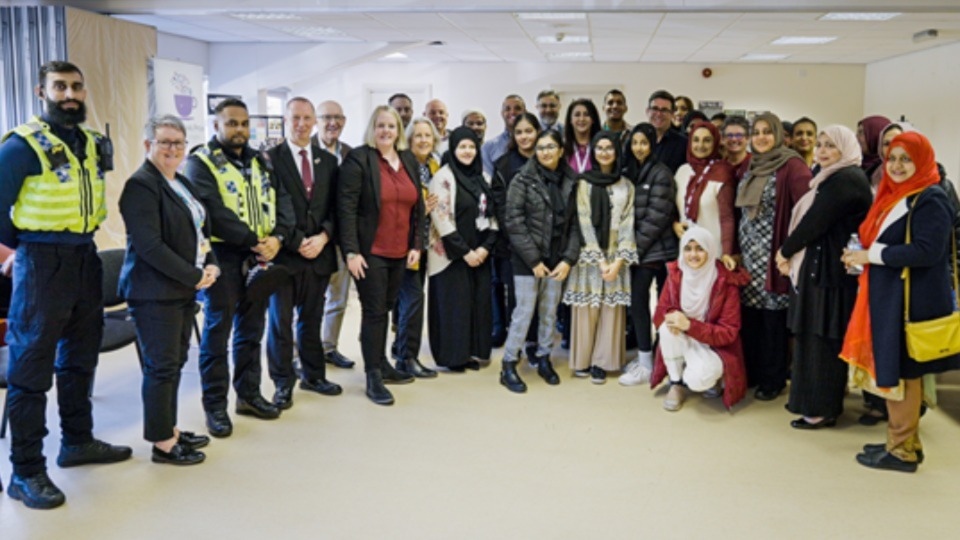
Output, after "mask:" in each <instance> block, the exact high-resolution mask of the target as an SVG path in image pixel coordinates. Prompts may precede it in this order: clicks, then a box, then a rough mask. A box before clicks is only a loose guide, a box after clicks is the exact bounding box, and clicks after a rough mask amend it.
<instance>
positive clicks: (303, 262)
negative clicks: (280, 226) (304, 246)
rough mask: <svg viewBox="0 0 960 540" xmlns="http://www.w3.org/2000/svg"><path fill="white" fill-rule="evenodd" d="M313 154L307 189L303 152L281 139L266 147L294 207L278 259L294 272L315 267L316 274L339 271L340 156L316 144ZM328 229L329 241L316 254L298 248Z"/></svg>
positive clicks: (279, 179) (277, 260) (277, 175)
mask: <svg viewBox="0 0 960 540" xmlns="http://www.w3.org/2000/svg"><path fill="white" fill-rule="evenodd" d="M311 152H312V155H313V191H312V193H311V196H310V197H307V189H306V188H305V187H304V186H303V180H302V179H301V177H300V156H294V155H293V152H291V150H290V145H289V144H287V143H286V142H282V143H280V144H278V145H276V146H274V147H273V148H271V149H269V150H267V158H268V159H269V160H270V162H271V163H272V165H273V172H274V178H275V179H276V181H277V182H278V183H279V184H281V185H282V186H283V189H284V190H285V191H286V192H287V194H288V195H289V197H290V202H291V205H292V207H293V226H291V227H290V228H289V229H288V231H289V234H288V235H287V236H286V238H285V239H284V241H283V249H281V250H280V253H278V254H277V259H276V262H277V263H279V264H283V265H285V266H286V267H287V268H289V269H290V270H291V271H292V272H300V271H305V270H313V271H314V272H315V273H317V274H332V273H334V272H336V271H337V255H336V249H334V246H336V245H337V244H336V222H337V221H336V195H337V187H336V182H337V173H338V167H337V158H336V156H334V155H333V154H331V153H330V152H327V151H326V150H322V149H321V148H320V147H319V146H317V145H315V144H314V145H311ZM323 231H326V233H327V236H328V237H329V239H330V240H329V242H328V243H327V245H326V246H324V248H323V251H321V252H320V254H319V255H317V258H315V259H313V260H311V259H305V258H304V257H303V256H301V255H300V253H299V252H298V250H299V249H300V244H301V243H302V242H303V239H304V238H307V237H308V236H314V235H316V234H320V233H321V232H323Z"/></svg>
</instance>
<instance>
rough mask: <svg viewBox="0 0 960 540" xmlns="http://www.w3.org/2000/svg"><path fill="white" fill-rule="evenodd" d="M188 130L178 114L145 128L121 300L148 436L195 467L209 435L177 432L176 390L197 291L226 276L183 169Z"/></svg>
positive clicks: (128, 207) (159, 452) (160, 458)
mask: <svg viewBox="0 0 960 540" xmlns="http://www.w3.org/2000/svg"><path fill="white" fill-rule="evenodd" d="M186 136H187V130H186V127H184V125H183V122H182V121H180V119H179V118H177V117H175V116H173V115H164V116H160V117H157V118H153V119H151V120H150V121H149V122H147V125H146V127H145V128H144V142H143V144H144V148H145V149H146V151H147V159H146V161H144V163H143V165H141V166H140V168H139V169H138V170H137V172H135V173H134V174H133V176H132V177H130V179H129V180H127V183H126V184H124V186H123V193H122V194H121V195H120V214H121V215H122V216H123V221H124V223H125V224H126V227H127V252H126V256H125V258H124V261H123V269H122V270H121V273H120V293H121V295H123V297H124V298H126V299H127V304H128V305H129V306H130V312H131V313H132V314H133V320H134V324H135V326H136V330H137V341H138V343H139V346H140V351H141V357H142V359H143V365H142V369H143V388H142V396H143V436H144V438H145V439H146V440H148V441H150V442H151V443H153V448H152V455H151V459H152V461H153V462H154V463H168V464H171V465H194V464H197V463H201V462H202V461H203V460H204V459H205V457H206V456H205V455H204V453H203V452H200V451H198V449H199V448H202V447H204V446H206V445H207V444H209V442H210V438H209V437H207V436H206V435H197V434H194V433H191V432H189V431H181V430H180V429H178V428H177V391H178V387H179V386H180V372H181V371H182V370H183V365H184V364H185V363H186V362H187V352H188V351H189V349H190V331H191V329H192V328H193V317H194V309H195V306H196V300H195V297H196V294H197V291H200V290H203V289H206V288H208V287H210V286H211V285H213V283H214V281H216V279H217V276H219V275H220V269H219V268H218V267H217V259H216V256H215V255H214V254H213V250H211V248H210V221H209V220H208V219H207V211H206V209H205V208H204V206H203V203H201V202H200V200H199V198H198V196H197V194H196V192H195V191H194V189H193V187H192V185H191V183H190V182H188V181H186V178H184V177H183V176H182V175H180V173H178V172H177V168H178V167H179V166H180V164H181V163H183V159H184V157H185V155H186V154H185V150H186V147H187V141H186Z"/></svg>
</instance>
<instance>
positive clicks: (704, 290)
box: [677, 225, 720, 321]
mask: <svg viewBox="0 0 960 540" xmlns="http://www.w3.org/2000/svg"><path fill="white" fill-rule="evenodd" d="M690 241H696V242H697V244H700V247H702V248H703V249H704V251H706V252H707V262H705V263H704V264H703V266H701V267H700V268H697V269H694V268H692V267H691V266H690V265H689V264H687V261H686V259H685V258H684V256H683V248H684V247H686V245H687V244H689V243H690ZM719 252H720V248H719V246H718V245H717V241H716V239H715V238H714V237H713V235H712V234H710V231H708V230H707V229H704V228H703V227H700V226H697V225H691V226H690V228H688V229H687V231H686V232H685V233H683V236H682V237H680V257H679V258H678V259H677V265H678V266H679V267H680V271H681V272H680V275H681V278H680V309H681V310H682V311H683V314H684V315H686V316H687V317H688V318H691V319H696V320H698V321H703V320H705V319H706V317H707V310H708V309H710V293H711V292H712V291H713V284H714V282H715V281H717V253H719Z"/></svg>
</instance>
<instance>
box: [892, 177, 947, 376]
mask: <svg viewBox="0 0 960 540" xmlns="http://www.w3.org/2000/svg"><path fill="white" fill-rule="evenodd" d="M918 200H920V196H919V195H918V196H917V198H916V199H915V200H914V202H913V204H912V205H910V211H909V212H908V213H907V244H910V219H911V218H912V217H913V207H914V206H916V204H917V201H918ZM956 234H957V233H956V230H954V229H952V227H951V233H950V240H951V241H950V246H951V248H950V249H951V252H952V259H953V297H954V303H953V306H954V308H953V312H952V313H951V314H949V315H946V316H944V317H937V318H936V319H931V320H929V321H916V322H911V321H910V267H909V266H905V267H904V268H903V321H904V329H905V331H906V336H907V338H906V341H907V354H908V355H909V356H910V358H912V359H914V360H915V361H917V362H931V361H933V360H939V359H941V358H945V357H947V356H952V355H955V354H960V311H957V306H958V305H960V303H958V301H960V296H958V293H960V289H958V287H957V237H956Z"/></svg>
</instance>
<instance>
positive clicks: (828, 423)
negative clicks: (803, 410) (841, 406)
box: [790, 416, 837, 429]
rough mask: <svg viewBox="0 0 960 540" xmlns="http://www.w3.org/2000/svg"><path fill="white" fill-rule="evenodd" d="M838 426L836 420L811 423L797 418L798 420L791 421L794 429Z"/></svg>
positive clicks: (830, 419) (827, 419) (829, 419)
mask: <svg viewBox="0 0 960 540" xmlns="http://www.w3.org/2000/svg"><path fill="white" fill-rule="evenodd" d="M835 425H837V419H836V418H824V419H823V420H820V421H819V422H816V423H814V422H810V421H808V420H807V419H806V418H804V417H802V416H801V417H800V418H797V419H796V420H791V421H790V427H792V428H794V429H820V428H826V427H833V426H835Z"/></svg>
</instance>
